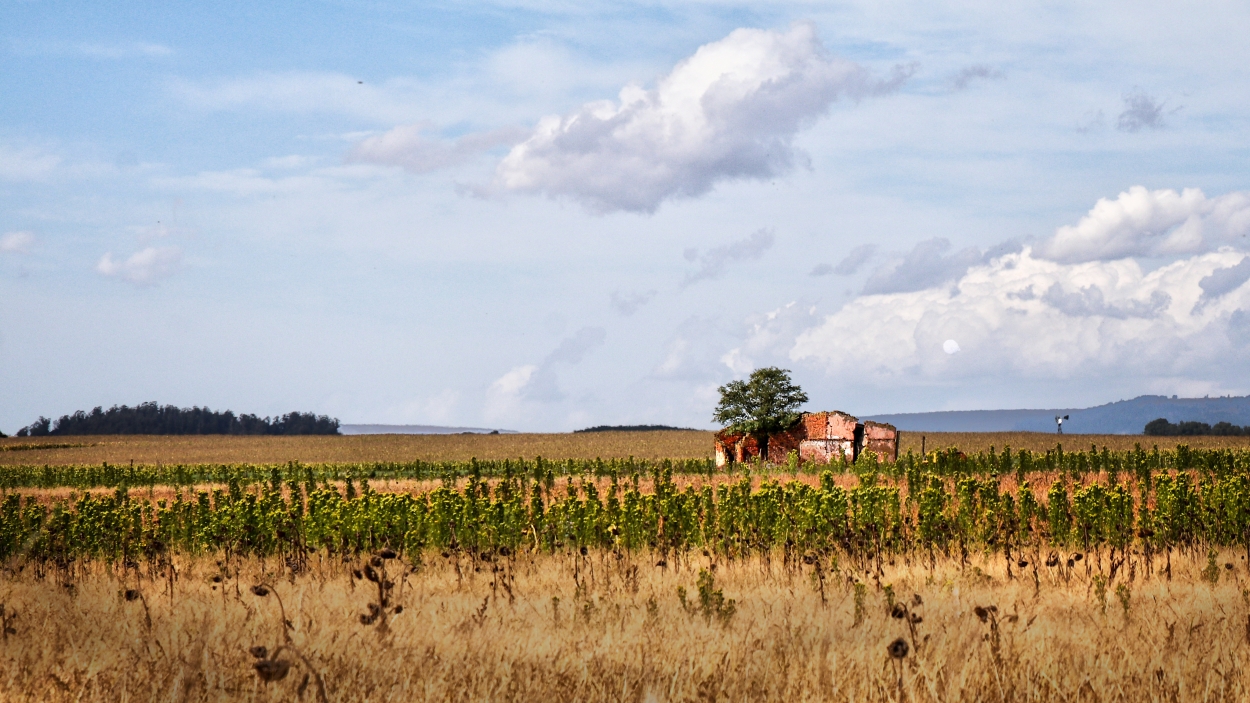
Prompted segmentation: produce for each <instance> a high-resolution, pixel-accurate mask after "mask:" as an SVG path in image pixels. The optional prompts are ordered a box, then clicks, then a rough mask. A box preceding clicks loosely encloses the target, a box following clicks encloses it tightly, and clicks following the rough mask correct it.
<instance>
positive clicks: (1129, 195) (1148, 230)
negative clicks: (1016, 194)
mask: <svg viewBox="0 0 1250 703" xmlns="http://www.w3.org/2000/svg"><path fill="white" fill-rule="evenodd" d="M1247 233H1250V193H1246V192H1237V193H1229V194H1227V195H1221V196H1219V197H1215V198H1208V197H1206V196H1205V195H1203V193H1202V191H1200V190H1198V189H1197V188H1186V189H1185V190H1183V191H1181V192H1180V193H1177V192H1176V191H1174V190H1147V189H1146V188H1144V187H1142V186H1134V187H1132V188H1130V189H1129V190H1128V191H1127V192H1124V193H1120V196H1119V197H1117V198H1116V199H1115V200H1108V199H1106V198H1103V199H1101V200H1099V201H1098V203H1097V204H1096V205H1094V208H1093V209H1092V210H1090V211H1089V214H1087V215H1086V216H1085V217H1083V218H1081V221H1080V222H1078V223H1077V224H1075V225H1073V226H1069V227H1060V228H1059V229H1058V231H1056V232H1055V236H1054V237H1052V238H1051V239H1049V240H1048V241H1046V242H1044V243H1043V244H1042V245H1041V246H1040V247H1039V248H1038V254H1039V255H1041V256H1044V257H1046V258H1049V259H1053V260H1055V261H1061V262H1064V263H1076V262H1080V261H1095V260H1103V261H1106V260H1112V259H1122V258H1125V257H1130V256H1146V257H1158V256H1174V255H1178V254H1196V253H1199V252H1206V251H1212V250H1214V249H1216V248H1218V247H1221V246H1230V245H1235V246H1238V247H1243V248H1244V247H1245V246H1246V235H1247Z"/></svg>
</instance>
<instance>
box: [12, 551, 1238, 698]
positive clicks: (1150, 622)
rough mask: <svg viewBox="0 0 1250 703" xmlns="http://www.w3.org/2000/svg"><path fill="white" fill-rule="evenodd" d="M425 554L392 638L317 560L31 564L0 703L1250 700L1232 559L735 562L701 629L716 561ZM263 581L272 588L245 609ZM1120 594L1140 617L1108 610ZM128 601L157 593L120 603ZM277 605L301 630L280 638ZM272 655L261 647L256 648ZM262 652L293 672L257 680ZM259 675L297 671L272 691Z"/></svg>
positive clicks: (18, 579) (337, 570)
mask: <svg viewBox="0 0 1250 703" xmlns="http://www.w3.org/2000/svg"><path fill="white" fill-rule="evenodd" d="M426 559H427V562H428V564H426V565H425V566H423V567H421V568H420V569H419V570H417V572H416V573H412V574H408V575H406V576H404V577H403V578H400V577H399V576H398V575H397V572H398V571H399V570H400V569H398V568H397V566H398V563H399V560H395V561H394V562H389V564H390V565H391V566H388V568H390V570H391V573H392V578H395V579H396V580H397V581H400V582H401V583H399V584H398V585H397V587H396V596H395V597H394V601H395V602H396V603H397V604H399V605H401V606H402V609H401V610H400V611H399V612H397V613H396V614H394V615H392V616H391V617H390V618H389V621H388V627H387V628H386V630H385V631H382V630H380V629H379V628H378V627H376V626H368V625H362V624H361V620H360V618H359V614H360V613H361V611H363V610H365V608H366V607H367V604H368V603H369V602H371V601H372V600H376V598H377V595H376V594H377V589H376V588H375V587H374V584H373V583H370V582H368V581H363V580H361V581H357V580H354V579H353V578H352V577H351V575H350V573H351V570H352V569H353V568H360V567H361V566H362V565H361V564H360V563H359V562H355V563H348V564H345V563H342V562H341V561H340V560H338V559H328V558H317V557H314V558H313V559H312V560H311V563H310V564H311V566H310V568H309V570H307V571H305V572H304V573H301V574H298V575H295V574H290V573H282V572H279V571H275V568H276V567H277V565H276V562H273V561H271V562H267V563H266V562H255V563H246V564H244V565H242V567H241V568H239V569H235V568H233V567H232V568H231V569H228V570H227V574H228V575H227V577H226V578H225V580H223V581H221V582H220V583H214V582H213V581H212V580H211V577H212V576H213V575H215V574H220V573H221V570H220V567H219V566H218V565H217V564H214V563H213V561H212V560H211V559H200V560H196V561H186V562H180V563H179V564H178V569H179V572H180V574H181V575H180V576H179V578H178V581H177V585H176V590H175V592H174V593H173V594H172V596H171V595H170V594H169V593H168V592H167V591H165V590H163V589H164V588H165V582H163V581H159V580H158V581H155V582H153V581H147V580H144V581H142V582H141V583H136V580H135V576H134V574H133V572H132V573H131V574H130V575H129V577H128V578H126V579H125V580H124V582H123V579H122V578H121V576H120V575H119V574H117V573H115V572H114V573H110V572H109V571H107V570H105V569H104V568H103V567H100V566H96V567H91V568H87V569H86V572H85V573H82V572H79V573H76V574H75V576H74V588H73V589H72V590H71V589H67V588H65V587H63V586H60V585H58V583H57V582H56V580H55V579H54V578H52V577H51V576H50V577H48V578H46V579H44V580H39V579H36V578H34V577H33V576H32V575H31V571H32V569H29V568H28V569H26V570H25V571H23V572H22V573H21V574H17V575H9V576H7V577H6V579H5V582H4V584H3V592H2V594H0V597H2V598H3V601H4V604H5V606H6V607H7V608H8V612H12V610H13V609H16V610H17V611H18V613H19V616H18V618H17V619H16V620H14V621H13V630H14V632H13V633H12V634H7V635H6V640H5V641H4V643H3V647H4V657H3V658H2V659H0V699H3V700H6V701H69V700H76V701H118V700H138V701H148V700H162V701H164V700H197V701H225V700H231V701H235V700H246V701H253V700H255V701H279V700H283V701H287V700H293V699H297V698H302V699H305V700H315V699H316V698H315V697H316V678H315V677H316V676H317V675H320V676H323V677H324V681H325V686H326V694H327V698H328V700H332V701H480V700H498V701H511V700H516V701H535V700H541V701H544V702H551V703H556V702H559V701H694V700H737V701H781V700H785V701H826V700H832V701H852V700H853V701H894V700H899V699H900V697H901V698H903V699H906V700H909V701H971V700H982V701H1000V700H1002V701H1005V700H1013V701H1051V700H1056V701H1057V700H1063V701H1081V700H1090V701H1093V700H1097V701H1154V700H1158V701H1164V700H1167V701H1176V700H1186V701H1187V700H1219V701H1240V700H1246V699H1247V696H1248V693H1250V691H1248V688H1250V687H1248V685H1247V684H1248V683H1250V681H1248V678H1247V675H1246V673H1245V672H1246V664H1247V656H1248V654H1250V641H1248V639H1250V620H1248V616H1250V607H1248V606H1247V595H1246V591H1245V587H1246V585H1247V573H1246V564H1245V562H1244V560H1241V559H1240V557H1239V556H1236V555H1233V554H1231V553H1230V554H1228V555H1225V556H1223V557H1222V558H1221V563H1222V562H1223V561H1224V560H1225V559H1226V560H1228V561H1229V562H1230V563H1232V564H1234V565H1235V568H1233V569H1230V570H1226V569H1221V570H1220V572H1221V573H1220V576H1219V579H1218V583H1217V584H1215V585H1212V584H1210V583H1209V582H1208V581H1206V580H1204V577H1203V575H1202V569H1203V567H1204V565H1205V556H1204V557H1203V558H1201V559H1189V558H1183V557H1181V556H1179V555H1174V556H1173V559H1172V565H1173V580H1171V581H1166V580H1162V579H1160V578H1158V577H1157V576H1156V577H1155V578H1153V579H1151V580H1148V581H1146V580H1143V579H1142V577H1141V575H1142V574H1144V573H1145V570H1144V569H1140V568H1139V569H1138V570H1137V572H1136V574H1137V579H1136V581H1134V582H1132V583H1129V582H1125V581H1119V582H1117V583H1116V584H1108V585H1107V588H1106V589H1105V590H1103V591H1101V592H1102V593H1103V594H1104V598H1103V599H1102V600H1101V601H1100V599H1099V595H1098V593H1099V592H1100V591H1099V590H1098V589H1097V588H1095V583H1096V582H1095V579H1094V578H1093V577H1092V575H1089V574H1085V573H1084V572H1083V570H1081V569H1077V573H1076V574H1075V575H1074V576H1073V577H1072V578H1071V580H1070V581H1068V582H1065V581H1064V580H1063V579H1061V578H1059V577H1058V575H1057V573H1058V570H1057V569H1047V568H1046V567H1041V575H1040V578H1039V583H1040V585H1039V586H1035V584H1034V582H1033V580H1032V578H1031V577H1029V578H1026V579H1024V580H1011V581H1008V580H1005V578H1004V574H1003V573H1002V572H1001V570H1000V569H998V568H996V564H997V563H998V562H999V561H1000V560H999V559H992V560H989V561H987V562H984V563H980V564H979V566H978V567H975V568H972V567H970V568H968V569H966V570H963V571H961V570H960V569H959V568H958V564H957V563H955V562H945V563H939V566H938V568H937V569H936V570H935V571H929V570H927V569H926V568H924V567H923V566H919V565H910V566H909V565H907V564H904V563H902V562H901V561H900V562H899V563H897V564H896V565H893V566H891V565H886V566H885V567H884V572H883V573H882V574H878V575H876V576H874V575H873V574H867V573H864V572H862V571H857V572H851V571H849V570H848V569H847V568H844V569H843V570H842V571H841V572H839V573H837V574H836V575H835V574H829V582H828V584H827V585H826V596H827V600H828V602H827V603H826V604H822V599H821V595H820V594H819V593H818V592H817V591H816V589H815V588H814V587H813V582H814V580H813V579H812V577H811V571H812V568H813V567H812V566H798V565H797V564H796V565H794V566H791V567H789V568H787V567H785V566H784V565H783V564H782V562H781V560H780V559H779V558H778V555H774V558H773V559H772V560H771V561H762V560H760V559H752V560H750V561H746V562H741V561H740V562H732V563H727V562H723V561H722V562H721V563H719V564H718V565H717V568H716V569H715V571H714V572H713V573H714V575H715V580H716V583H715V588H716V589H718V590H721V591H723V595H724V597H725V598H726V599H733V600H734V601H735V603H734V604H733V607H732V608H733V614H732V615H731V616H728V617H712V616H711V615H708V616H707V617H705V615H704V614H703V613H702V612H701V610H700V606H699V605H698V603H697V601H698V598H697V596H696V595H694V594H695V593H696V587H697V581H698V570H699V569H701V568H705V567H708V566H709V565H710V562H709V559H708V558H707V557H703V556H697V555H695V556H692V558H691V559H690V561H689V563H687V562H685V561H684V560H682V561H681V562H680V563H679V560H677V559H675V558H673V557H671V556H670V558H669V565H668V566H667V567H666V568H658V567H656V566H654V563H655V557H650V558H647V557H646V555H634V556H629V555H625V556H623V557H622V558H619V559H618V558H617V557H616V556H615V555H614V554H613V553H611V552H592V553H591V554H590V555H589V556H587V557H581V556H578V555H576V554H566V555H555V556H552V555H538V556H530V555H521V556H510V557H498V556H496V557H494V558H493V559H492V560H491V561H483V560H482V559H480V558H470V557H469V556H468V555H464V554H460V555H451V556H450V557H448V558H443V557H442V556H441V555H438V554H430V555H427V557H426ZM1090 561H1091V560H1088V559H1087V560H1085V563H1086V564H1088V563H1090ZM80 568H81V567H80ZM575 573H576V580H575V576H574V575H575ZM1156 573H1157V572H1156ZM848 577H850V578H853V579H857V580H858V581H860V582H861V584H862V585H861V587H860V588H859V589H856V588H854V587H853V586H852V585H851V584H849V583H848V582H847V579H848ZM262 582H263V583H268V584H270V588H271V589H272V590H273V593H271V594H269V595H267V596H265V597H261V596H257V595H254V594H253V593H251V592H249V587H250V586H251V585H255V584H257V583H262ZM1119 585H1124V586H1126V587H1127V588H1128V591H1127V593H1129V595H1130V597H1129V598H1128V600H1127V601H1120V600H1117V596H1116V595H1115V594H1116V587H1117V586H1119ZM679 587H684V588H685V589H686V591H687V592H688V593H689V594H690V596H689V600H688V602H689V603H691V606H690V610H691V611H693V612H688V611H687V610H686V609H684V608H683V605H682V602H681V601H680V600H679V599H678V596H677V592H678V588H679ZM126 589H137V590H139V591H141V592H142V593H143V594H144V598H143V599H139V598H134V599H131V600H127V598H126V597H124V595H123V594H124V593H125V590H126ZM857 591H858V592H859V593H861V594H862V595H861V598H860V600H859V605H858V609H859V610H860V611H861V612H860V614H859V615H860V618H859V619H861V620H862V622H861V623H860V624H859V625H855V622H856V620H857V617H856V610H857V599H856V596H855V594H856V592H857ZM890 594H892V595H893V597H894V598H895V599H896V601H897V602H900V603H905V604H906V605H907V613H909V614H910V613H915V614H916V615H917V616H918V617H919V618H920V622H919V623H916V624H915V633H914V635H913V634H912V632H911V629H910V627H909V626H908V624H907V621H908V619H910V618H903V617H891V612H890V608H889V603H888V600H889V598H890ZM274 595H280V596H281V598H282V602H283V604H284V610H285V613H286V616H287V617H288V618H289V619H290V622H291V625H290V628H289V638H290V639H289V642H286V641H285V638H286V637H287V636H288V635H287V634H286V633H284V628H283V625H282V624H281V622H280V620H281V617H282V616H281V610H280V608H279V604H278V602H277V601H276V599H275V598H274ZM915 596H919V598H918V599H916V598H915ZM917 600H918V601H919V603H917ZM1123 602H1127V604H1128V608H1127V609H1126V608H1124V607H1123V606H1122V603H1123ZM989 606H994V609H990V608H989ZM149 608H150V617H151V625H150V626H149V625H147V624H146V623H145V609H149ZM899 612H900V611H899V609H898V608H896V609H895V615H898V614H899ZM899 638H902V639H903V641H904V642H905V643H907V645H908V646H907V647H906V649H907V653H906V655H905V656H903V657H902V658H901V659H891V656H890V652H889V651H888V649H887V648H889V647H891V645H893V651H894V654H895V655H896V656H897V655H898V654H899V652H900V651H901V650H902V649H903V648H902V647H900V646H899V645H898V644H897V640H898V639H899ZM258 647H265V648H266V650H265V652H263V653H262V652H260V651H259V650H257V651H256V652H250V651H249V650H251V649H252V648H258ZM279 648H285V649H283V650H282V651H281V652H279V651H278V650H279ZM296 651H297V652H298V656H296V655H294V654H291V652H296ZM265 656H268V657H271V658H273V659H274V660H278V659H280V660H281V661H282V662H285V663H284V664H263V663H260V661H267V660H265V659H264V657H265ZM258 660H259V661H258ZM284 667H289V672H287V671H286V669H285V668H284ZM262 668H263V669H265V670H266V671H267V672H269V673H268V674H266V675H269V676H271V677H276V675H277V674H278V673H279V672H278V670H279V669H281V670H282V672H281V673H282V674H283V676H282V678H281V680H274V681H272V682H268V683H267V682H264V681H262V680H261V678H260V676H258V671H260V669H262ZM306 674H308V675H310V676H309V678H307V679H306V678H305V675H306ZM310 681H311V682H312V683H310Z"/></svg>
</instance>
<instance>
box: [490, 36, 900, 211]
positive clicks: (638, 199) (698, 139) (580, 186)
mask: <svg viewBox="0 0 1250 703" xmlns="http://www.w3.org/2000/svg"><path fill="white" fill-rule="evenodd" d="M911 70H912V69H911V68H910V67H902V66H900V67H896V69H895V72H894V75H893V76H892V77H890V78H888V79H876V78H874V77H872V76H871V75H870V74H869V72H868V71H867V70H866V69H865V68H864V67H862V66H860V65H858V64H855V63H853V62H850V61H847V60H844V59H839V58H837V57H834V56H830V55H829V54H828V53H827V52H826V51H825V49H824V47H823V46H822V45H821V43H820V40H819V38H817V36H816V32H815V29H814V28H813V26H812V25H810V24H806V23H800V24H795V25H794V26H792V27H791V28H790V29H789V30H788V31H784V32H778V31H769V30H760V29H738V30H735V31H734V32H732V33H731V34H730V35H729V36H727V37H725V38H724V39H721V40H720V41H716V42H713V43H711V44H706V45H704V46H702V47H700V48H699V49H698V50H697V51H696V52H695V54H694V55H693V56H691V57H689V58H687V59H685V60H683V61H682V62H680V63H679V64H677V66H675V67H674V68H673V70H672V72H671V73H669V74H668V75H667V76H664V77H663V78H661V79H660V80H659V81H658V83H657V84H656V86H655V88H653V89H651V90H647V89H645V88H643V87H640V86H638V85H629V86H626V87H625V88H624V89H622V90H621V92H620V95H619V100H616V101H613V100H602V101H598V102H593V103H588V104H586V105H583V106H582V107H581V109H579V110H577V111H575V112H573V113H571V114H568V115H563V116H560V115H552V116H548V117H545V118H543V119H542V120H541V121H540V122H539V123H538V125H537V127H536V128H535V129H534V131H533V133H532V134H531V136H530V137H529V139H527V140H526V141H524V142H522V143H521V144H518V145H517V146H515V147H513V149H512V151H511V152H510V153H509V154H508V156H507V157H505V158H504V160H503V161H502V162H501V163H500V164H499V166H498V168H497V170H496V184H497V185H498V186H500V187H502V188H505V189H508V190H512V191H516V192H524V193H541V194H545V195H548V196H551V197H568V198H571V199H573V200H575V201H578V202H580V203H582V204H583V205H585V206H586V207H587V208H589V209H591V210H593V211H597V212H611V211H617V210H626V211H632V212H654V211H655V210H656V208H658V207H659V206H660V204H661V203H662V202H664V201H665V200H666V199H668V198H672V197H693V196H698V195H701V194H703V193H706V192H707V191H709V190H710V189H711V188H712V187H713V186H714V185H715V184H716V183H717V182H719V181H722V180H725V179H733V178H757V179H761V178H768V177H771V176H774V175H777V174H781V173H785V172H787V171H789V170H790V169H791V168H793V166H794V163H795V161H796V159H797V158H798V157H797V155H796V153H795V150H794V147H793V146H792V143H791V142H792V140H793V138H794V135H795V134H796V133H797V132H798V131H799V130H800V129H802V128H803V127H805V126H807V125H809V124H811V123H812V122H813V121H815V120H816V119H817V118H819V117H820V116H821V115H823V114H824V113H825V111H826V110H827V109H828V107H829V105H830V104H831V103H832V102H833V101H834V100H836V99H838V97H840V96H847V97H850V98H854V99H859V98H862V97H866V96H869V95H877V94H882V93H887V92H891V91H894V90H896V89H898V87H900V86H901V85H902V83H903V82H904V81H905V80H906V79H907V77H908V76H909V75H910V72H911Z"/></svg>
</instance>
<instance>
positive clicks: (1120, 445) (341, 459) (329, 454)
mask: <svg viewBox="0 0 1250 703" xmlns="http://www.w3.org/2000/svg"><path fill="white" fill-rule="evenodd" d="M902 435H903V436H902V442H901V445H900V449H899V451H900V454H906V453H907V452H908V451H912V452H916V453H919V452H920V445H921V437H924V438H925V448H926V449H927V450H929V451H932V450H935V449H944V448H949V447H957V448H959V449H960V450H962V451H964V452H967V453H969V454H973V453H976V452H983V451H988V450H989V448H990V447H995V448H997V449H999V450H1001V449H1002V448H1003V447H1005V446H1010V447H1011V448H1012V449H1029V450H1032V451H1046V450H1048V449H1054V448H1055V447H1056V446H1057V445H1059V444H1062V445H1063V446H1064V447H1065V448H1066V449H1068V450H1082V449H1086V450H1087V449H1089V448H1090V446H1091V445H1096V446H1097V447H1098V448H1099V449H1101V448H1102V447H1104V446H1105V447H1108V448H1110V449H1111V450H1113V451H1116V450H1126V449H1132V448H1133V446H1134V445H1135V444H1141V445H1142V447H1143V448H1146V449H1149V448H1151V447H1153V446H1155V445H1158V447H1159V448H1160V449H1171V448H1174V447H1176V446H1177V445H1179V444H1186V445H1189V446H1190V447H1193V448H1195V449H1199V448H1230V449H1231V448H1250V437H1146V436H1142V435H1064V436H1062V437H1059V436H1057V435H1054V434H1049V433H1041V432H970V433H965V432H903V433H902ZM536 456H541V457H543V458H546V459H556V460H563V459H594V458H604V459H610V458H626V457H630V456H634V457H637V458H639V459H707V458H710V457H711V456H712V433H711V432H694V431H660V432H587V433H577V434H573V433H567V434H516V435H351V436H292V437H247V436H243V437H241V436H222V435H195V436H185V435H184V436H162V435H107V436H104V435H94V436H82V437H35V438H23V437H11V438H8V439H0V466H6V465H7V466H14V465H43V464H50V465H61V466H64V465H89V464H100V463H103V462H108V463H110V464H127V463H129V462H131V461H133V462H134V463H136V464H275V463H277V464H284V463H286V462H288V461H301V462H305V463H359V462H405V461H415V460H421V461H468V460H469V459H471V458H474V457H476V458H478V459H495V460H500V459H516V458H518V457H525V458H527V459H533V458H534V457H536Z"/></svg>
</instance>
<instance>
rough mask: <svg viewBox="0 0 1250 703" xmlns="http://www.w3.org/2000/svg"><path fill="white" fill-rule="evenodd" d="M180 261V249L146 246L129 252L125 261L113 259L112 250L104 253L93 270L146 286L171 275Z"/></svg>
mask: <svg viewBox="0 0 1250 703" xmlns="http://www.w3.org/2000/svg"><path fill="white" fill-rule="evenodd" d="M181 262H182V250H181V249H179V248H177V247H148V248H146V249H141V250H139V251H137V252H135V253H134V254H131V255H130V258H128V259H126V260H125V261H120V260H117V259H114V258H113V254H112V252H109V253H106V254H105V255H104V256H102V257H101V258H100V262H99V263H97V264H96V267H95V270H96V271H98V272H100V273H101V274H103V275H105V276H112V277H116V278H120V279H122V280H124V281H128V282H130V283H134V284H135V285H140V286H147V285H152V284H154V283H156V282H157V281H159V280H161V279H163V278H168V277H169V276H172V275H173V274H174V272H175V271H177V270H178V265H179V264H180V263H181Z"/></svg>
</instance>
